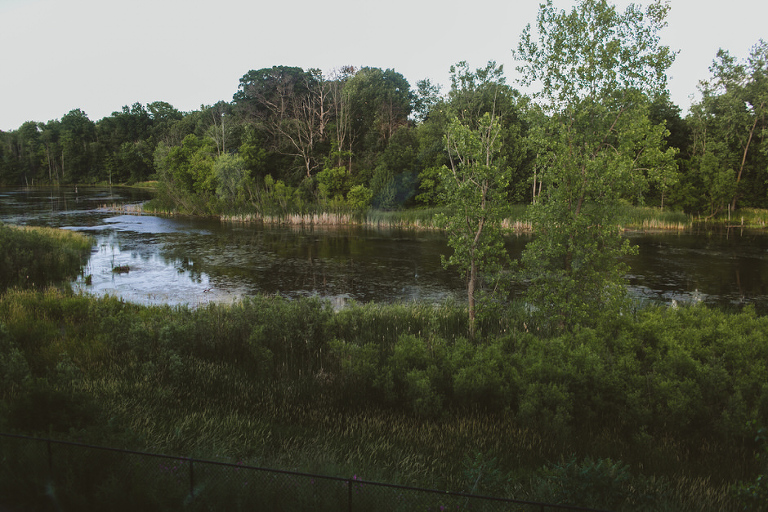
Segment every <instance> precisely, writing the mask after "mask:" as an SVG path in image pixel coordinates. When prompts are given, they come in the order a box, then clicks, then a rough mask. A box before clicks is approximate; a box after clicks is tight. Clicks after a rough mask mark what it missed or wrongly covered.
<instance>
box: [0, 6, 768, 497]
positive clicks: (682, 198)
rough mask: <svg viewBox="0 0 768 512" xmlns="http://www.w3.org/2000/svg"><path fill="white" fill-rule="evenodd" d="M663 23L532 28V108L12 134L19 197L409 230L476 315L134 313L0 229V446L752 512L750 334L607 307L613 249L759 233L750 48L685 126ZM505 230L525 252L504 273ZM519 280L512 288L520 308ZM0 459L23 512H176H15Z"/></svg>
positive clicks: (517, 103)
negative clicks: (431, 251) (699, 226)
mask: <svg viewBox="0 0 768 512" xmlns="http://www.w3.org/2000/svg"><path fill="white" fill-rule="evenodd" d="M668 9H669V7H668V5H666V4H664V3H661V2H656V3H653V4H651V5H650V6H649V7H648V8H647V9H645V10H643V9H641V8H640V7H638V6H636V5H632V6H630V7H628V8H627V9H626V10H625V11H624V12H620V11H618V10H616V8H615V7H613V6H611V5H609V4H608V3H607V2H606V1H604V0H582V1H580V2H578V4H577V5H576V6H575V7H574V8H573V9H572V10H571V11H560V10H557V9H555V8H554V7H553V5H552V3H551V2H550V3H547V4H544V5H542V6H541V8H540V11H539V16H538V19H537V21H536V23H535V24H533V25H532V26H529V27H528V28H527V29H526V30H525V31H524V33H523V34H522V36H521V38H520V42H519V45H518V46H517V49H516V50H515V54H516V57H517V59H518V61H519V62H520V67H519V71H520V72H521V76H522V77H523V84H524V85H532V86H537V85H538V86H539V88H538V89H537V90H539V91H541V92H539V93H537V94H534V95H530V96H529V95H525V94H523V93H521V92H520V91H518V90H516V89H514V88H513V87H511V86H509V85H508V84H507V83H506V80H505V78H504V74H503V69H502V68H501V67H499V66H497V65H496V64H495V63H493V62H489V63H488V65H487V66H485V67H483V68H480V69H476V70H471V69H470V68H469V66H468V65H467V64H466V63H463V62H462V63H459V64H457V65H456V66H454V67H452V68H451V85H450V89H449V90H448V91H447V93H445V94H441V91H440V90H439V88H437V87H435V86H433V85H432V84H431V83H430V82H429V81H422V82H419V83H418V84H417V87H416V90H413V89H412V88H411V86H410V84H408V82H407V81H406V80H405V79H404V77H403V76H402V75H400V74H399V73H397V72H396V71H394V70H392V69H388V70H381V69H378V68H368V67H363V68H354V67H351V66H347V67H343V68H340V69H338V70H335V71H334V72H332V73H331V74H330V75H325V74H323V73H322V72H320V71H319V70H303V69H300V68H293V67H284V66H275V67H273V68H268V69H261V70H255V71H249V72H248V73H246V74H245V75H244V76H243V78H242V79H241V80H240V85H239V87H238V90H237V92H236V93H235V94H234V97H233V100H232V101H231V102H223V101H222V102H219V103H217V104H216V105H213V106H204V107H201V109H200V110H199V111H195V112H188V113H181V112H178V111H177V110H176V109H174V108H173V107H172V106H171V105H169V104H167V103H164V102H155V103H150V104H148V105H146V106H144V105H141V104H135V105H133V106H132V107H124V108H123V110H122V111H121V112H115V113H113V115H112V116H110V117H107V118H104V119H102V120H101V121H99V122H97V123H93V122H91V121H90V120H89V119H88V117H87V116H86V114H85V113H84V112H82V111H80V110H73V111H71V112H70V113H68V114H66V115H65V116H63V117H62V119H61V120H60V121H59V120H55V121H49V122H48V123H45V124H43V123H34V122H29V123H25V124H24V125H22V126H21V127H20V128H19V129H18V130H15V131H12V132H9V133H0V182H2V183H4V184H7V185H14V186H19V185H22V186H33V185H43V184H61V185H64V184H68V185H72V184H80V185H82V184H97V183H109V184H112V183H129V184H141V183H145V182H148V181H152V182H153V186H155V187H156V189H157V195H156V198H155V199H154V200H153V201H152V202H151V204H149V205H146V208H149V209H153V210H154V211H158V212H168V213H187V214H196V215H218V216H222V218H225V219H228V220H229V221H233V222H235V221H236V222H272V221H279V222H315V223H320V222H328V223H332V222H337V221H338V219H342V221H343V222H362V221H365V222H374V223H375V221H376V218H377V216H378V218H379V219H380V218H381V217H383V216H386V215H391V213H387V212H400V213H399V215H401V216H402V217H401V218H408V216H409V215H410V216H411V217H410V220H409V221H408V222H411V223H413V224H415V223H422V224H424V225H427V226H430V227H438V228H440V229H444V230H445V231H446V233H447V236H448V240H449V245H450V247H451V249H452V250H453V252H452V254H451V255H447V256H446V257H445V259H444V264H445V265H446V266H449V267H454V268H456V269H457V270H458V271H459V272H460V273H461V274H462V275H463V276H465V277H466V283H467V302H466V303H465V304H441V305H427V304H399V305H377V304H360V305H351V306H349V307H347V308H345V309H342V310H340V311H334V310H333V308H332V307H331V306H330V305H329V304H327V303H325V302H323V301H321V300H319V299H301V300H293V301H289V300H285V299H282V298H279V297H272V296H269V297H267V296H257V297H252V298H247V299H244V300H243V301H241V302H238V303H236V304H233V305H214V304H211V305H208V306H205V307H199V308H197V309H191V308H189V307H170V306H166V307H157V306H155V307H147V306H140V305H135V304H130V303H126V302H124V301H122V300H120V299H117V298H113V297H104V298H94V297H89V296H85V295H78V294H74V293H73V292H72V291H71V290H69V289H68V288H66V287H64V288H61V287H57V286H51V285H56V284H59V283H66V281H67V279H68V278H70V279H71V278H72V277H74V276H75V275H76V274H77V273H78V272H79V271H80V265H81V264H82V261H83V260H82V258H83V257H84V255H85V254H87V248H88V247H89V244H90V242H89V241H88V240H87V239H85V238H84V237H80V236H79V235H75V234H72V233H67V234H60V233H59V232H56V231H52V230H50V231H41V230H37V229H27V230H20V229H19V228H12V227H8V226H2V225H0V262H1V263H2V265H3V267H2V275H0V285H2V294H1V295H0V378H1V379H2V386H0V400H2V401H1V402H0V430H2V431H6V432H15V433H24V434H43V435H48V436H57V437H60V438H64V439H77V440H85V441H88V442H92V443H103V444H109V445H113V446H123V447H130V448H133V449H142V450H151V451H157V452H165V453H174V454H186V455H195V456H200V457H208V458H214V459H222V460H229V461H234V460H236V461H246V462H248V463H254V465H259V466H270V467H276V468H294V469H295V468H299V469H302V470H307V471H312V472H318V473H326V474H343V475H348V474H355V475H364V476H365V478H366V479H368V480H381V481H387V482H393V483H403V484H416V485H419V486H426V487H435V488H443V489H451V490H463V491H467V492H473V493H485V494H493V495H499V496H509V497H514V498H518V499H527V500H533V501H549V502H557V503H569V504H573V505H583V506H589V507H602V508H611V509H616V510H744V509H746V510H760V509H761V507H764V505H765V503H766V502H767V501H768V486H767V485H766V482H768V480H766V476H765V475H766V461H767V460H768V459H767V457H768V451H767V450H766V441H765V440H766V425H768V319H766V318H765V317H762V316H760V315H757V314H756V313H755V311H754V309H751V308H748V307H747V308H745V309H743V310H741V311H733V312H726V311H720V310H716V309H712V308H707V307H704V306H701V305H699V306H686V307H660V306H646V307H642V308H641V307H638V306H637V305H636V304H634V303H633V302H632V301H630V300H628V297H627V292H626V287H625V286H624V285H625V278H624V276H625V275H626V271H627V269H626V266H625V265H624V264H623V263H622V261H623V260H622V256H624V255H626V254H629V253H631V252H632V251H633V248H632V247H631V245H630V244H629V242H628V241H627V240H626V239H625V238H623V237H622V236H621V229H622V226H626V225H627V224H630V223H632V222H634V223H635V224H642V223H643V222H644V221H645V222H647V223H648V226H650V227H654V226H655V227H664V226H665V225H666V226H667V227H669V226H673V227H676V226H678V225H681V224H682V225H685V224H687V223H688V222H690V221H691V219H693V218H697V219H702V220H707V219H713V218H716V217H717V216H720V217H721V219H723V220H724V222H730V223H745V222H746V223H747V224H757V225H764V222H765V218H766V216H764V215H763V214H762V213H761V211H760V209H763V208H766V206H768V189H767V188H766V187H768V180H766V179H765V176H764V171H765V169H766V167H767V166H768V161H767V159H768V152H766V147H768V146H766V142H765V134H766V133H768V132H767V131H766V128H768V126H767V125H766V107H767V105H766V100H768V79H767V78H766V77H767V73H768V44H766V43H765V42H763V41H760V42H758V44H756V45H755V47H754V48H753V49H752V51H751V53H750V55H749V57H748V58H747V59H746V60H744V61H738V60H737V59H735V58H734V57H732V56H731V55H730V54H729V53H728V52H727V51H724V50H721V51H720V52H719V53H718V54H717V56H716V58H715V61H714V64H713V66H712V68H711V71H712V76H711V77H710V79H708V80H706V81H702V82H701V86H700V91H701V93H702V98H701V100H700V101H699V102H697V103H695V104H694V105H693V106H692V107H691V112H690V114H689V115H688V116H687V117H685V118H682V117H681V111H680V109H679V108H678V107H677V106H675V105H674V104H672V103H671V101H670V100H669V96H668V94H667V92H666V79H667V75H666V73H667V70H668V68H669V66H670V65H671V64H672V62H673V60H674V57H675V53H674V51H672V50H671V49H670V48H668V47H666V46H664V45H662V44H661V42H660V36H659V31H660V30H661V29H663V27H664V25H665V21H664V20H665V17H666V15H667V12H668ZM534 88H535V87H534ZM404 211H405V212H408V213H403V212H404ZM649 212H651V213H649ZM633 215H634V216H635V217H634V218H632V216H633ZM622 216H623V217H622ZM510 219H512V220H519V221H520V223H519V224H517V225H512V224H510ZM652 225H653V226H652ZM515 227H516V229H529V230H533V231H534V232H535V234H536V236H535V237H534V238H533V239H532V241H531V242H529V243H528V245H527V246H526V248H525V251H524V253H523V256H522V257H521V259H520V261H518V262H512V261H509V258H508V255H507V254H506V253H505V251H504V248H503V247H504V246H503V239H502V235H503V234H504V232H505V231H508V230H510V229H513V228H515ZM115 271H116V272H119V271H126V272H127V271H128V269H127V268H125V269H124V270H121V269H116V270H115ZM511 279H520V280H525V281H526V283H528V287H527V291H526V293H525V295H524V296H523V297H521V298H520V299H519V300H515V301H512V302H510V301H506V300H504V297H505V296H504V289H505V284H507V283H508V282H509V281H510V280H511ZM3 446H5V445H4V444H3ZM14 455H15V456H14V457H11V458H6V459H4V464H3V466H2V468H0V486H2V487H0V496H8V497H9V498H8V500H9V504H11V505H16V506H27V507H31V508H42V507H45V506H48V505H47V504H50V500H54V501H55V503H56V504H57V505H58V506H62V507H63V508H64V509H67V510H69V509H72V510H75V509H79V508H82V507H83V506H86V505H84V504H88V506H90V505H91V504H92V503H94V501H85V500H86V498H85V496H88V499H89V500H94V499H102V500H103V501H102V502H101V503H105V504H110V506H111V507H114V502H113V501H110V500H113V497H114V496H116V495H120V496H123V494H120V493H121V492H123V491H122V487H121V485H123V482H125V481H131V482H133V483H135V484H137V485H139V486H140V487H141V488H142V489H145V492H142V493H139V494H137V495H135V496H133V497H132V498H131V499H133V500H135V501H134V502H130V503H129V502H124V505H125V506H126V507H128V508H131V507H135V506H138V505H139V504H141V505H142V506H144V507H145V508H146V507H149V508H148V509H152V508H154V509H162V507H163V506H164V505H163V499H164V498H163V496H162V489H160V488H159V487H158V486H157V485H154V484H153V482H152V481H151V477H150V476H146V475H142V473H141V472H137V471H136V470H135V468H134V469H132V468H131V467H130V466H120V467H115V468H112V469H114V470H115V471H116V472H117V474H118V475H120V478H115V479H111V480H108V481H106V482H102V484H101V486H100V487H99V488H98V493H96V494H95V495H94V490H93V489H90V488H83V487H78V486H77V485H74V484H73V486H72V487H70V488H66V489H64V488H59V489H56V493H55V496H53V495H52V493H50V492H49V493H45V492H40V489H37V491H36V492H31V488H32V487H33V486H34V485H35V484H34V481H33V480H29V479H27V478H26V477H25V476H23V475H24V472H23V471H21V470H20V469H19V468H22V467H24V465H25V464H31V463H32V461H31V459H32V458H34V455H26V454H25V453H24V452H19V453H15V454H14ZM71 471H72V472H73V474H74V473H76V472H78V471H80V472H83V473H84V474H85V473H87V472H88V471H94V468H91V467H89V466H88V465H87V464H84V465H82V467H79V468H73V469H72V470H71ZM142 478H143V480H142ZM81 481H85V482H88V481H92V479H91V480H89V479H88V478H84V479H76V478H75V477H74V476H73V478H72V482H81ZM25 486H26V487H25ZM200 492H206V491H205V490H201V491H200ZM210 492H216V491H210ZM218 492H220V493H221V495H217V496H218V499H219V500H220V502H221V503H225V502H227V500H231V499H236V495H237V493H236V492H234V491H232V490H231V489H228V490H227V491H226V492H225V491H218ZM94 496H100V497H101V498H94ZM227 496H228V497H227ZM121 500H124V499H123V498H121ZM121 503H123V501H121ZM0 504H2V502H0ZM385 508H386V507H385Z"/></svg>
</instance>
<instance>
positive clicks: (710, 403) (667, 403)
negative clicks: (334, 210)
mask: <svg viewBox="0 0 768 512" xmlns="http://www.w3.org/2000/svg"><path fill="white" fill-rule="evenodd" d="M0 324H1V325H2V327H0V340H2V343H1V344H0V346H2V347H3V348H2V350H3V351H4V352H3V357H2V358H0V361H2V364H4V365H5V367H4V368H3V369H2V370H3V371H2V372H0V373H2V374H3V375H6V377H4V378H5V379H6V382H4V384H5V385H4V386H3V392H2V399H3V404H4V405H3V406H2V408H1V409H0V410H1V412H2V417H1V419H0V427H2V429H3V430H6V431H7V430H11V431H14V432H23V433H40V434H45V435H48V434H53V435H56V436H59V437H65V438H66V437H71V436H74V437H76V438H77V439H79V440H87V441H92V442H100V443H107V444H111V445H120V446H129V447H132V448H140V449H149V450H152V451H159V452H165V453H173V454H180V455H187V454H189V455H194V456H197V457H207V458H218V459H226V460H242V461H246V462H249V463H253V464H257V465H261V466H269V467H277V468H291V469H301V470H306V471H310V472H318V473H328V474H337V475H342V476H348V475H350V474H357V475H363V476H364V478H365V479H368V480H383V481H389V482H398V483H405V484H416V485H422V486H427V487H437V488H446V489H452V490H465V491H468V490H470V489H472V488H473V486H475V491H476V492H478V491H479V492H487V493H495V494H500V495H507V496H511V497H515V498H530V499H535V500H545V501H546V500H555V501H557V500H559V499H564V498H563V497H562V496H561V495H560V494H558V492H560V491H559V490H558V489H560V487H558V486H553V485H551V483H552V478H551V475H552V474H560V477H558V478H563V479H566V480H568V479H573V478H579V477H578V476H577V475H576V473H578V472H579V471H580V470H579V469H578V468H580V467H583V468H587V469H585V471H586V472H587V473H588V474H591V475H592V477H590V478H593V479H595V481H594V482H589V481H588V482H586V483H584V482H582V483H583V485H593V484H595V485H596V484H597V483H598V481H602V480H605V482H603V484H605V485H608V486H609V488H610V489H612V490H611V492H612V493H613V492H615V493H618V494H617V495H620V496H621V497H622V498H621V507H620V508H621V509H623V510H636V509H637V510H640V509H643V510H648V509H649V507H648V504H651V505H652V507H650V508H652V509H653V508H657V509H664V508H665V507H668V509H674V510H684V509H687V510H737V509H738V508H739V506H740V505H739V503H738V501H737V500H735V498H734V496H733V491H732V489H733V486H734V485H736V484H737V482H738V481H740V480H741V481H746V482H750V481H753V480H754V478H755V476H756V475H757V474H758V472H759V471H761V468H760V467H759V465H758V464H756V462H755V459H754V454H755V450H756V449H757V445H756V444H755V443H754V441H753V439H754V435H755V432H754V428H755V427H754V425H765V424H766V420H768V385H766V382H768V369H767V368H766V367H767V366H768V341H766V340H768V335H767V334H768V319H767V318H762V317H758V316H756V315H755V314H754V313H753V312H751V311H749V310H748V311H745V312H743V313H739V314H726V313H722V312H719V311H714V310H710V309H707V308H704V307H697V308H690V309H686V308H680V309H677V310H673V309H649V310H644V311H642V312H640V313H638V314H637V316H635V317H634V318H624V319H620V320H615V321H608V320H606V322H604V323H603V326H602V327H601V328H599V329H585V330H582V331H580V332H578V333H576V334H572V335H552V336H541V335H537V334H534V332H535V326H532V325H530V324H528V323H527V322H526V318H525V315H524V311H523V310H516V311H509V312H507V314H505V315H504V316H502V317H498V318H496V319H493V320H491V319H489V320H486V322H485V323H484V324H483V325H482V326H481V328H480V333H481V334H480V335H479V336H478V340H477V342H476V343H471V342H469V341H467V340H466V338H465V337H464V336H463V333H464V332H466V329H467V326H466V311H465V310H464V309H463V308H461V307H456V306H451V305H443V306H439V307H434V306H429V305H420V304H410V305H391V306H379V305H365V306H356V307H352V308H350V309H346V310H342V311H340V312H338V313H334V312H333V310H332V309H331V308H330V306H329V305H327V304H325V303H322V302H319V301H316V300H297V301H287V300H283V299H280V298H276V297H255V298H253V299H249V300H245V301H243V302H242V303H238V304H235V305H232V306H219V305H211V306H208V307H206V308H201V309H197V310H195V311H191V310H189V309H186V308H170V307H143V306H137V305H131V304H126V303H124V302H122V301H120V300H118V299H114V298H102V299H95V298H88V297H83V296H77V295H72V294H71V293H67V292H62V291H57V290H50V289H49V290H47V291H20V290H16V291H10V292H7V293H6V294H5V295H3V296H2V297H1V298H0ZM532 330H533V331H534V332H531V331H532ZM599 461H602V462H599ZM605 461H613V462H611V464H613V465H614V466H615V464H616V463H617V461H622V462H621V467H622V468H625V469H624V470H622V472H621V475H619V474H618V473H616V472H615V467H614V470H610V471H609V470H608V469H606V468H608V466H609V465H610V464H608V462H605ZM598 462H599V463H598ZM625 466H626V467H625ZM596 467H597V469H596ZM611 467H613V466H611ZM558 468H560V469H558ZM564 468H565V469H564ZM568 468H570V469H568ZM590 468H591V469H590ZM599 468H603V470H600V469H599ZM557 471H565V473H557ZM568 471H571V473H574V474H571V473H568ZM590 471H592V473H589V472H590ZM601 471H603V472H604V473H601ZM569 474H570V475H571V476H568V475H569ZM488 475H494V476H493V477H490V476H488ZM548 475H549V476H548ZM611 475H613V476H611ZM606 482H607V483H606ZM575 483H576V482H575V481H571V482H570V484H568V485H571V484H574V485H575ZM584 504H585V505H591V506H596V505H600V504H597V503H584ZM641 505H642V506H641ZM643 507H645V508H643Z"/></svg>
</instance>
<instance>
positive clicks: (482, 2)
mask: <svg viewBox="0 0 768 512" xmlns="http://www.w3.org/2000/svg"><path fill="white" fill-rule="evenodd" d="M615 3H616V5H617V6H618V7H619V8H620V9H622V10H623V9H624V7H626V5H627V4H628V3H629V1H627V0H617V1H616V2H615ZM639 3H641V4H643V5H647V2H639ZM538 4H539V1H537V0H517V1H513V0H465V1H462V2H457V1H451V0H439V1H438V0H387V1H377V2H370V1H368V0H292V1H290V0H289V1H285V2H279V1H276V0H269V1H264V0H260V1H247V0H215V1H214V0H208V1H199V0H0V130H12V129H16V128H18V127H19V126H20V125H21V124H22V123H23V122H24V121H30V120H31V121H43V122H46V121H49V120H51V119H60V118H61V117H62V116H63V115H64V114H66V113H67V112H69V111H70V110H72V109H75V108H80V109H82V110H83V111H85V113H86V114H87V115H88V117H89V118H90V119H91V120H93V121H98V120H99V119H101V118H103V117H105V116H108V115H110V114H111V113H112V112H113V111H116V110H120V108H121V107H122V106H123V105H131V104H133V103H135V102H140V103H143V104H147V103H150V102H153V101H166V102H168V103H170V104H172V105H173V106H174V107H176V108H177V109H179V110H182V111H189V110H196V109H198V108H199V107H200V105H202V104H206V105H210V104H213V103H215V102H217V101H219V100H225V101H231V100H232V95H233V94H234V93H235V92H237V86H238V82H239V79H240V78H241V77H242V76H243V75H244V74H245V73H246V72H248V71H249V70H251V69H260V68H265V67H271V66H274V65H286V66H300V67H302V68H304V69H308V68H320V69H322V70H323V71H324V72H329V71H331V70H332V69H334V68H338V67H340V66H344V65H353V66H356V67H360V66H370V67H380V68H382V69H386V68H394V69H395V70H396V71H398V72H400V73H402V74H403V75H404V76H405V77H406V78H407V79H408V81H409V82H410V83H411V86H414V87H415V84H416V82H417V81H418V80H421V79H423V78H429V79H431V80H432V82H433V83H440V84H443V85H444V86H447V85H448V75H449V68H450V66H451V64H454V63H456V62H458V61H461V60H466V61H467V62H468V63H469V65H470V66H471V67H472V68H473V69H474V68H478V67H482V66H484V65H485V63H486V62H487V61H489V60H495V61H496V62H497V63H499V64H503V65H504V69H505V71H506V76H507V80H508V83H510V84H512V85H514V80H515V78H516V72H515V70H514V68H515V62H514V61H513V60H512V55H511V49H512V48H515V47H516V46H517V42H518V40H519V36H520V33H521V32H522V30H523V28H524V27H525V25H526V24H527V23H531V24H534V23H535V20H536V13H537V11H538ZM555 5H556V6H558V7H561V8H566V9H570V6H572V5H574V2H572V1H568V0H555ZM671 5H672V11H671V14H670V17H669V26H668V28H667V29H665V31H664V32H663V34H662V42H663V43H664V44H667V45H669V46H671V47H672V48H673V49H678V50H680V54H679V55H678V58H677V61H676V62H675V64H674V65H673V66H672V68H671V69H670V85H669V88H670V93H671V95H672V100H673V101H674V102H675V103H677V104H678V105H680V106H681V107H682V108H683V111H684V112H685V111H686V110H687V108H688V106H689V105H690V96H691V95H693V94H695V93H696V84H697V83H698V81H699V80H701V79H705V78H707V77H708V75H709V71H708V67H709V65H710V64H711V62H712V59H713V58H714V56H715V53H716V52H717V50H718V48H721V47H722V48H725V49H727V50H729V51H730V52H731V54H732V55H734V56H736V57H738V58H740V59H741V58H745V57H746V56H747V55H748V52H749V49H750V48H751V47H752V45H754V44H755V43H757V41H758V40H759V39H760V38H761V37H762V38H764V39H768V25H767V24H766V19H768V2H765V1H764V0H728V1H723V2H714V1H712V0H703V1H702V0H671ZM444 90H445V89H444Z"/></svg>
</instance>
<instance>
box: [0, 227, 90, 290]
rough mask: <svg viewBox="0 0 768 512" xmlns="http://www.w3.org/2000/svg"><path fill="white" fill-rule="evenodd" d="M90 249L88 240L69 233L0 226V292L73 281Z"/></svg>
mask: <svg viewBox="0 0 768 512" xmlns="http://www.w3.org/2000/svg"><path fill="white" fill-rule="evenodd" d="M91 245H92V240H91V239H90V238H88V237H86V236H84V235H81V234H79V233H75V232H72V231H66V230H61V229H52V228H42V227H26V226H10V225H6V224H2V223H0V268H1V269H2V271H1V272H0V291H2V290H4V289H6V288H9V287H13V286H17V287H21V288H41V287H45V286H48V285H50V284H54V283H58V282H61V281H68V280H72V279H74V278H75V277H76V276H77V274H78V273H79V272H80V268H81V266H82V265H83V264H84V263H85V261H86V258H87V255H88V253H89V252H90V250H91Z"/></svg>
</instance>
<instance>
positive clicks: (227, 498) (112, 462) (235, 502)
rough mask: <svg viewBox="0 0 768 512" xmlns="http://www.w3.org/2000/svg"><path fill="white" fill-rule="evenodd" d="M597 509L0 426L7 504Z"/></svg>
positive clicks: (2, 491) (60, 507)
mask: <svg viewBox="0 0 768 512" xmlns="http://www.w3.org/2000/svg"><path fill="white" fill-rule="evenodd" d="M3 507H6V509H8V510H10V511H21V510H43V511H47V510H51V511H70V510H77V511H82V510H97V509H98V510H106V509H108V510H114V511H121V510H146V511H151V510H190V511H215V510H226V511H232V510H270V511H304V510H312V511H334V512H339V511H349V512H353V511H354V512H362V511H366V512H369V511H370V512H375V511H388V512H391V511H408V512H411V511H464V510H469V511H489V512H493V511H526V512H539V511H541V512H543V511H554V510H580V511H593V512H595V511H596V509H587V508H580V507H573V506H567V505H555V504H546V503H537V502H529V501H521V500H513V499H506V498H494V497H490V496H478V495H471V494H464V493H458V492H446V491H438V490H433V489H423V488H417V487H408V486H403V485H394V484H386V483H381V482H368V481H364V480H362V479H360V478H358V477H357V476H356V475H354V476H352V477H351V478H340V477H332V476H327V475H313V474H309V473H300V472H294V471H282V470H276V469H268V468H261V467H255V466H250V465H247V464H244V463H241V462H235V463H232V462H218V461H212V460H199V459H193V458H186V457H175V456H170V455H159V454H155V453H147V452H138V451H132V450H122V449H116V448H107V447H103V446H93V445H87V444H82V443H75V442H68V441H56V440H51V439H40V438H34V437H28V436H20V435H14V434H5V433H0V510H3Z"/></svg>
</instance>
